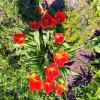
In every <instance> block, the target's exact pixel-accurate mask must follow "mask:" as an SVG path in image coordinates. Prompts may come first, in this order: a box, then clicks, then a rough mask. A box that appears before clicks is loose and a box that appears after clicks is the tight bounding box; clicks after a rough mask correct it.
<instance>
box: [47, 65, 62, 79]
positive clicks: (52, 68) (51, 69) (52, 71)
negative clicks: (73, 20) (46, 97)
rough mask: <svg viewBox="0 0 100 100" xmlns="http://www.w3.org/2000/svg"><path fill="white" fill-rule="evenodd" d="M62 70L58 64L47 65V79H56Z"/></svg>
mask: <svg viewBox="0 0 100 100" xmlns="http://www.w3.org/2000/svg"><path fill="white" fill-rule="evenodd" d="M59 72H60V70H59V69H58V67H57V65H55V64H50V65H49V66H47V67H46V77H47V79H50V80H54V79H55V78H56V77H57V76H58V75H59Z"/></svg>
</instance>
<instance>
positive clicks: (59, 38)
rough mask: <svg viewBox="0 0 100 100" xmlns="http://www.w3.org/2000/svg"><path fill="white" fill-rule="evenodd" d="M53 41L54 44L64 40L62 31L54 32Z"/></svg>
mask: <svg viewBox="0 0 100 100" xmlns="http://www.w3.org/2000/svg"><path fill="white" fill-rule="evenodd" d="M54 41H55V43H56V44H58V43H62V42H64V35H63V34H62V33H59V32H56V33H55V35H54Z"/></svg>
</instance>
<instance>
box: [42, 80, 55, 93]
mask: <svg viewBox="0 0 100 100" xmlns="http://www.w3.org/2000/svg"><path fill="white" fill-rule="evenodd" d="M54 86H55V84H54V82H53V81H52V80H49V79H46V80H44V82H43V88H44V90H45V91H46V93H50V92H52V91H53V89H54Z"/></svg>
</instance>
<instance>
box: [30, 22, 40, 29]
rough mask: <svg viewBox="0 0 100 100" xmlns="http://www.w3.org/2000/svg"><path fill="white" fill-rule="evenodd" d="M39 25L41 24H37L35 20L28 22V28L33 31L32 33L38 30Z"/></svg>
mask: <svg viewBox="0 0 100 100" xmlns="http://www.w3.org/2000/svg"><path fill="white" fill-rule="evenodd" d="M40 25H41V23H40V22H37V21H36V20H33V21H30V22H29V26H30V28H31V29H33V30H34V31H36V30H38V29H39V28H40Z"/></svg>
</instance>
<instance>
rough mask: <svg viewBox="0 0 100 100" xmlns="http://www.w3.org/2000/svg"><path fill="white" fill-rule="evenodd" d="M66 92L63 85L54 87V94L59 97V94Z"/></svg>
mask: <svg viewBox="0 0 100 100" xmlns="http://www.w3.org/2000/svg"><path fill="white" fill-rule="evenodd" d="M65 90H66V86H65V84H64V83H61V84H57V85H56V87H55V91H56V93H57V94H58V95H59V96H61V94H62V93H63V92H64V91H65Z"/></svg>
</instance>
